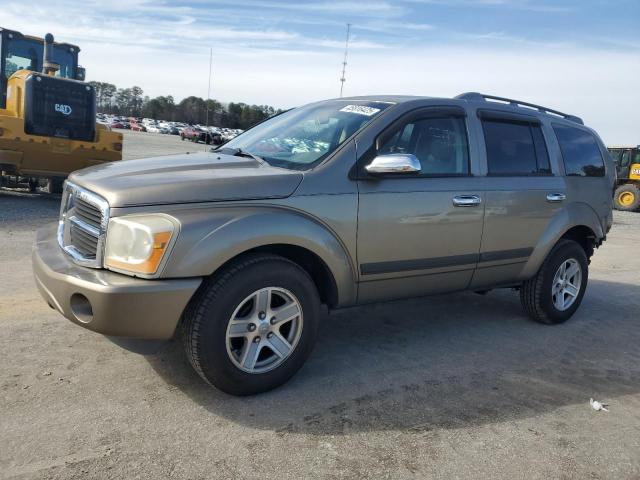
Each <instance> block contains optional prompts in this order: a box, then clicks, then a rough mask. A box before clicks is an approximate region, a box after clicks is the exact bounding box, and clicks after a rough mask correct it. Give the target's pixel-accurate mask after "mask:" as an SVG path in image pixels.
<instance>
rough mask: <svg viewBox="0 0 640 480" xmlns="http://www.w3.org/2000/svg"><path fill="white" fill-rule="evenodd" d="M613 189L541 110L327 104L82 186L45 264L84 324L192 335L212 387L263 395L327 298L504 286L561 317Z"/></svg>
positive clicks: (581, 277)
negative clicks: (221, 142) (223, 141)
mask: <svg viewBox="0 0 640 480" xmlns="http://www.w3.org/2000/svg"><path fill="white" fill-rule="evenodd" d="M198 134H199V133H198ZM193 135H194V136H195V135H196V133H194V134H193ZM196 138H199V137H196ZM163 172H164V173H163ZM614 183H615V167H614V165H613V163H612V162H611V157H610V156H609V154H608V153H607V151H606V148H605V146H604V144H603V143H602V141H601V140H600V138H599V137H598V135H597V134H596V133H595V132H594V131H593V130H592V129H591V128H588V127H586V126H585V125H584V123H583V121H582V120H581V119H580V118H578V117H575V116H573V115H567V114H564V113H561V112H558V111H555V110H551V109H549V108H545V107H542V106H539V105H533V104H529V103H526V102H521V101H518V100H512V99H505V98H501V97H494V96H490V95H481V94H479V93H466V94H462V95H459V96H458V97H456V98H453V99H444V98H428V97H408V96H377V97H373V96H371V97H356V98H342V99H340V100H327V101H324V102H317V103H314V104H311V105H307V106H303V107H300V108H295V109H292V110H290V111H288V112H285V113H283V114H281V115H280V116H278V117H274V118H272V119H269V120H266V121H265V122H262V123H260V124H259V125H257V126H256V127H254V128H252V129H251V130H249V131H248V132H246V133H245V134H244V135H241V136H239V137H238V138H236V139H234V140H232V141H230V142H229V143H228V144H226V145H224V146H223V147H221V148H218V149H216V150H214V151H211V152H206V153H205V152H203V153H198V154H190V155H172V156H169V157H161V158H147V159H140V160H131V161H127V162H115V163H113V164H105V165H100V166H98V167H95V168H88V169H85V170H80V171H77V172H74V173H73V174H71V176H70V177H69V181H68V182H67V184H66V188H65V193H64V195H63V197H62V207H61V210H60V212H61V214H60V219H59V222H56V223H55V224H52V225H50V226H48V227H46V228H44V229H41V230H39V231H38V233H37V238H36V242H35V246H34V249H33V262H32V264H33V268H34V273H35V277H36V283H37V286H38V288H39V290H40V293H41V294H42V296H43V297H44V298H45V300H46V302H47V303H48V304H49V305H51V306H52V307H53V308H56V309H57V310H58V311H59V312H61V313H62V314H63V315H64V316H65V317H67V318H68V319H70V320H71V321H72V322H74V323H76V324H77V325H79V326H82V327H84V328H87V329H89V330H93V331H96V332H100V333H103V334H105V335H110V336H119V337H130V338H134V339H152V340H167V339H171V338H173V337H174V336H175V335H176V333H177V332H180V337H181V339H182V340H183V342H184V348H185V352H186V355H187V357H188V358H189V360H190V362H191V364H192V366H193V367H194V369H195V370H196V371H197V372H198V374H199V375H200V376H201V377H202V378H203V379H204V380H205V381H207V382H208V383H210V384H212V385H215V386H216V387H218V388H220V389H222V390H224V391H226V392H229V393H232V394H237V395H246V394H254V393H258V392H263V391H266V390H269V389H271V388H274V387H276V386H278V385H280V384H282V383H284V382H286V381H287V380H288V379H289V378H290V377H291V376H292V375H294V374H295V373H296V372H297V371H298V369H299V368H300V367H301V366H302V364H303V363H304V362H305V360H306V359H307V357H308V356H309V355H310V353H311V351H312V348H313V345H314V343H315V341H316V337H317V334H318V327H319V324H320V322H321V321H322V315H321V312H322V309H321V304H324V305H326V306H327V307H328V308H329V309H337V308H342V307H349V306H353V305H357V304H363V303H369V302H381V301H387V300H396V299H399V298H405V297H415V296H422V295H430V294H437V293H446V292H455V291H461V290H472V291H479V292H484V293H486V292H487V291H488V290H490V289H494V288H510V289H515V290H518V291H519V295H520V301H521V303H522V306H523V309H524V311H525V312H526V314H527V315H528V316H530V317H531V318H532V319H533V320H535V321H538V322H541V323H544V324H558V323H561V322H564V321H566V320H568V319H569V318H570V317H571V316H572V315H573V314H574V313H575V312H576V310H577V309H578V307H579V306H580V303H581V301H582V298H583V295H584V293H585V291H586V288H587V279H588V271H589V261H590V258H591V257H592V255H593V254H594V251H595V249H596V248H598V247H600V246H601V245H602V243H603V242H604V241H605V239H606V235H607V233H608V232H609V230H610V228H611V225H612V223H613V215H612V211H611V209H612V202H611V191H612V188H613V186H614ZM594 288H599V287H598V286H597V285H596V286H594ZM502 298H503V297H502V296H498V297H496V301H500V299H502ZM458 300H459V299H458ZM455 301H456V299H455V298H454V299H453V300H452V305H451V308H452V309H453V308H455ZM425 316H426V317H428V311H425ZM426 317H425V319H427V318H426ZM509 328H510V327H509ZM382 337H383V336H382V335H381V337H380V338H382ZM549 338H551V336H550V337H549ZM531 341H534V340H531ZM362 348H366V347H364V346H363V347H362ZM387 348H393V346H387ZM425 348H428V347H425ZM532 348H533V347H532ZM399 354H400V352H399Z"/></svg>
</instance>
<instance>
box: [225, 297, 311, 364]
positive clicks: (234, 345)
mask: <svg viewBox="0 0 640 480" xmlns="http://www.w3.org/2000/svg"><path fill="white" fill-rule="evenodd" d="M302 322H303V317H302V305H301V304H300V301H299V300H298V299H297V298H296V296H295V295H294V294H293V293H291V292H290V291H289V290H286V289H284V288H279V287H266V288H262V289H260V290H256V291H255V292H253V293H252V294H251V295H249V296H248V297H247V298H245V299H244V300H243V301H242V302H240V304H239V305H238V307H237V308H236V309H235V310H234V312H233V314H232V315H231V318H230V319H229V323H228V325H227V332H226V346H227V354H228V355H229V358H230V359H231V361H232V362H233V364H234V365H235V366H236V367H237V368H239V369H240V370H243V371H245V372H247V373H264V372H268V371H269V370H273V369H274V368H277V367H278V366H280V365H281V364H282V363H283V362H284V361H285V360H286V359H287V358H289V356H290V355H291V354H292V353H293V351H294V350H295V348H296V346H297V345H298V341H299V340H300V336H301V335H302Z"/></svg>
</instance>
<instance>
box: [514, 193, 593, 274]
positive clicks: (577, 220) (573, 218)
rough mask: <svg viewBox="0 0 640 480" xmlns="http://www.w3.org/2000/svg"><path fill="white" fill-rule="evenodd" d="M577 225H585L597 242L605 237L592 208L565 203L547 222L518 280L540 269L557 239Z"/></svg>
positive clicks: (583, 204)
mask: <svg viewBox="0 0 640 480" xmlns="http://www.w3.org/2000/svg"><path fill="white" fill-rule="evenodd" d="M577 226H585V227H588V228H589V229H591V231H592V232H593V234H594V236H595V240H596V242H598V243H599V242H600V241H602V240H603V239H604V237H605V232H604V230H603V227H602V224H601V223H600V220H599V218H598V215H597V214H596V212H595V210H594V209H593V208H591V207H590V206H589V205H587V204H586V203H571V204H569V205H567V207H566V208H563V209H561V210H559V211H558V212H557V213H556V215H554V216H553V218H552V219H551V221H550V222H549V225H548V226H547V228H546V230H545V231H544V233H543V234H542V236H541V237H540V240H539V241H538V243H537V245H536V246H535V248H534V250H533V253H532V254H531V256H530V257H529V260H528V261H527V263H526V265H525V267H524V269H523V270H522V272H521V274H520V280H527V279H529V278H531V277H533V276H534V275H535V274H536V273H537V272H538V270H539V269H540V266H541V265H542V263H543V262H544V260H545V259H546V258H547V255H549V252H551V249H552V248H553V247H554V246H555V244H556V243H558V240H560V239H561V238H562V236H563V235H564V234H565V233H566V232H567V231H569V230H570V229H571V228H573V227H577Z"/></svg>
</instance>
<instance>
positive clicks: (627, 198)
mask: <svg viewBox="0 0 640 480" xmlns="http://www.w3.org/2000/svg"><path fill="white" fill-rule="evenodd" d="M635 199H636V196H635V195H634V194H633V192H622V193H621V194H620V195H618V202H620V205H624V206H625V207H628V206H629V205H632V204H633V202H634V201H635Z"/></svg>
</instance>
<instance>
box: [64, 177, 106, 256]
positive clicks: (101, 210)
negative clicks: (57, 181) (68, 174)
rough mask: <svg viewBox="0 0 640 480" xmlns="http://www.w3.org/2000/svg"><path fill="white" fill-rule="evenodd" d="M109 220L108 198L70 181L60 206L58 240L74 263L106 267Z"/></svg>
mask: <svg viewBox="0 0 640 480" xmlns="http://www.w3.org/2000/svg"><path fill="white" fill-rule="evenodd" d="M108 222H109V205H108V203H107V201H106V200H104V199H103V198H102V197H100V196H98V195H96V194H95V193H92V192H89V191H88V190H85V189H84V188H81V187H78V186H77V185H74V184H73V183H69V182H66V183H65V188H64V192H63V195H62V205H61V206H60V220H59V222H58V243H59V244H60V246H61V247H62V249H63V250H64V251H65V252H66V253H67V254H68V255H70V256H71V258H72V259H73V261H74V262H76V263H78V264H80V265H83V266H85V267H91V268H101V267H102V251H103V248H104V241H105V236H106V232H107V223H108Z"/></svg>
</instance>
